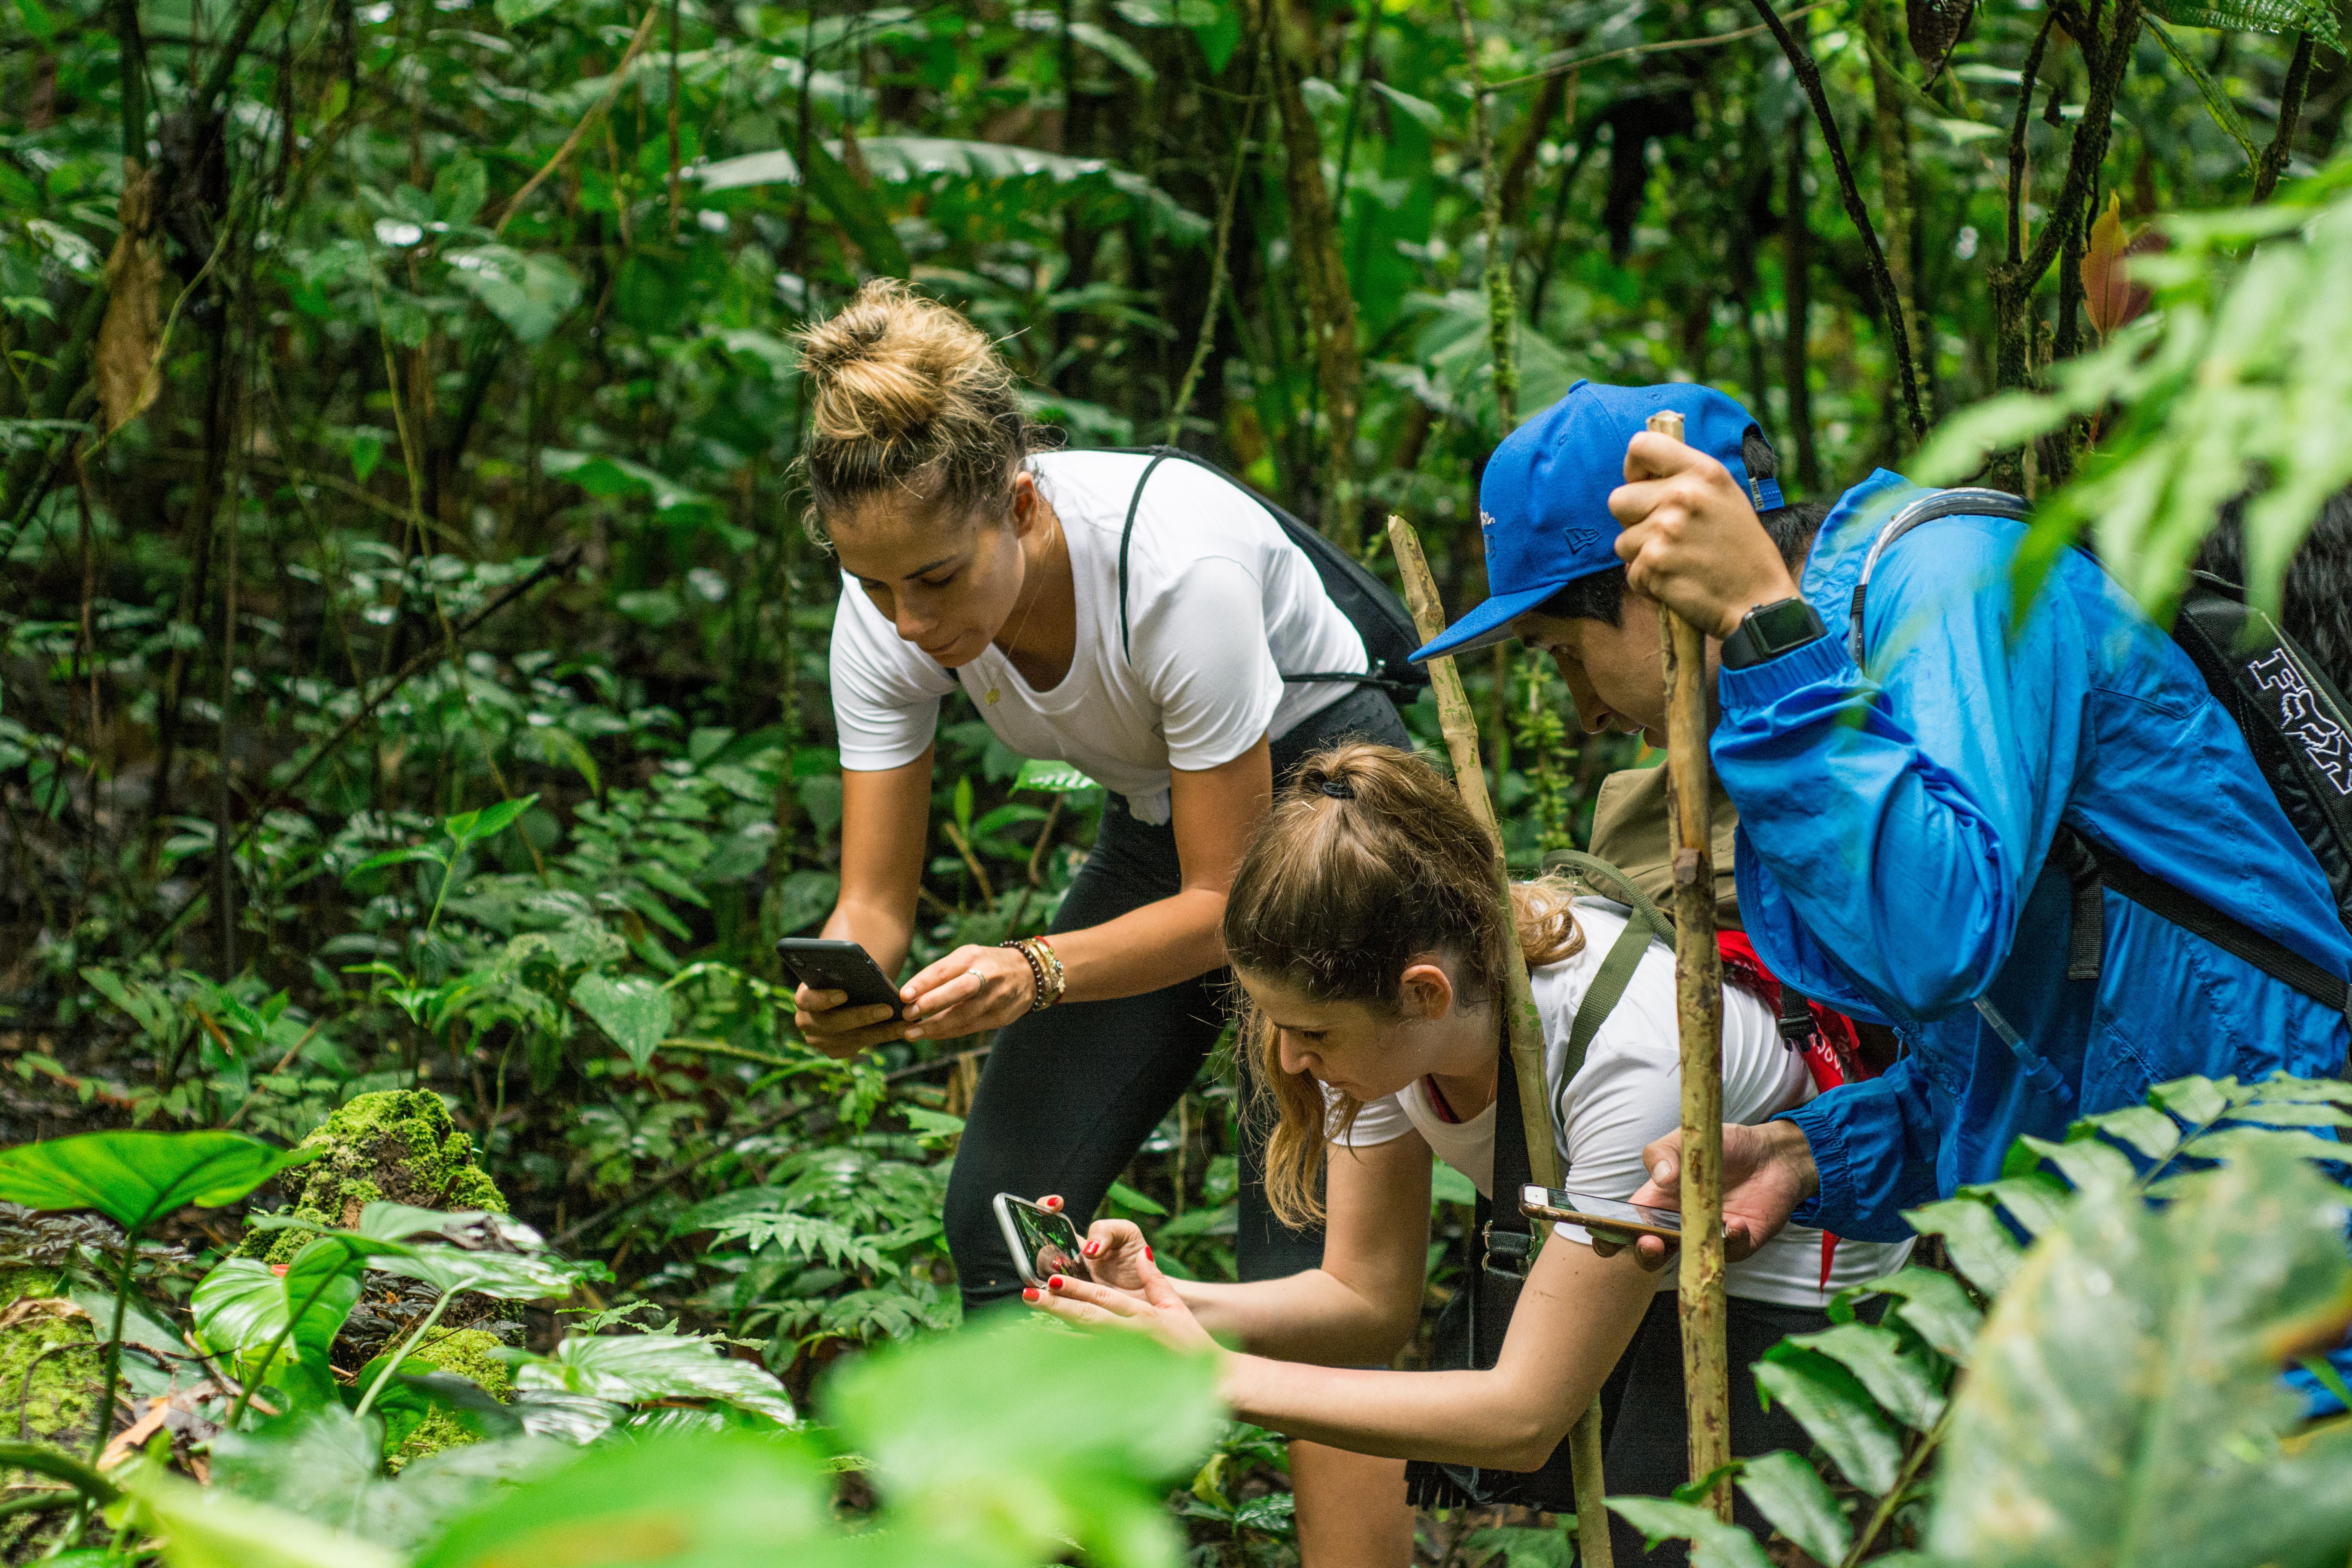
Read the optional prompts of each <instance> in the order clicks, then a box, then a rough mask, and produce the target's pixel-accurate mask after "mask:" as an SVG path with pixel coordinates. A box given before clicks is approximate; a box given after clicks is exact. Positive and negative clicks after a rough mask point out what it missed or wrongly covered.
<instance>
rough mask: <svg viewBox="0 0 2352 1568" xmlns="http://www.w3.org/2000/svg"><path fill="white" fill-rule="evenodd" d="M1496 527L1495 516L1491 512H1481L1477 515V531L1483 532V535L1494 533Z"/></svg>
mask: <svg viewBox="0 0 2352 1568" xmlns="http://www.w3.org/2000/svg"><path fill="white" fill-rule="evenodd" d="M1478 528H1479V531H1481V532H1485V533H1492V532H1494V531H1495V529H1496V522H1495V514H1494V513H1493V512H1491V511H1481V512H1479V514H1478Z"/></svg>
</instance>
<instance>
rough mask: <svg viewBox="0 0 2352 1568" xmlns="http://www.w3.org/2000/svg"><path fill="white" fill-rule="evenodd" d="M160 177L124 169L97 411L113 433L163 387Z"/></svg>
mask: <svg viewBox="0 0 2352 1568" xmlns="http://www.w3.org/2000/svg"><path fill="white" fill-rule="evenodd" d="M158 184H159V178H158V175H157V173H156V171H154V170H152V169H144V170H142V169H140V168H138V166H137V165H135V164H130V163H126V164H125V168H124V179H123V183H122V200H121V204H120V205H118V207H117V208H116V212H117V214H118V216H120V218H121V226H122V231H121V235H120V236H119V237H117V238H116V239H115V242H114V253H113V254H112V255H110V256H109V257H108V258H106V289H107V297H106V320H105V321H102V322H101V323H100V325H99V329H98V353H97V365H96V374H97V379H98V403H99V407H100V409H102V410H103V411H104V412H105V415H106V427H107V428H108V429H109V430H113V429H116V428H118V427H120V426H121V425H123V424H124V423H125V422H126V421H129V420H131V419H136V418H137V417H139V416H140V415H141V414H142V413H143V412H145V410H146V408H147V405H149V404H151V403H152V402H154V401H155V394H156V392H157V391H158V390H159V389H160V388H161V386H162V384H163V376H162V373H161V366H160V363H159V361H160V358H161V353H162V349H163V311H162V310H161V308H160V305H159V297H160V296H161V295H162V293H163V239H162V237H160V236H159V235H158V234H157V232H156V228H157V219H158V218H159V216H161V215H160V214H158V213H157V212H156V211H155V195H156V191H157V188H158Z"/></svg>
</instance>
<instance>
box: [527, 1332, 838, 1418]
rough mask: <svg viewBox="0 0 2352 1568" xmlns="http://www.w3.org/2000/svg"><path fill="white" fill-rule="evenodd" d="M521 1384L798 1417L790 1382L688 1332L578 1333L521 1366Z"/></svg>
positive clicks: (626, 1400) (625, 1399) (623, 1398)
mask: <svg viewBox="0 0 2352 1568" xmlns="http://www.w3.org/2000/svg"><path fill="white" fill-rule="evenodd" d="M515 1386H516V1387H518V1388H543V1389H559V1390H562V1391H563V1392H565V1393H570V1394H593V1395H594V1396H595V1397H597V1398H599V1399H612V1400H619V1401H622V1402H624V1403H635V1402H637V1401H640V1400H646V1399H717V1400H721V1401H723V1402H725V1403H727V1404H729V1405H738V1406H740V1407H741V1408H742V1409H745V1410H749V1411H752V1412H754V1413H756V1414H758V1415H765V1416H768V1417H770V1418H772V1419H773V1420H776V1421H781V1422H784V1423H787V1424H789V1423H791V1422H792V1421H793V1420H794V1419H795V1416H794V1414H793V1402H792V1400H791V1398H790V1397H789V1396H788V1395H786V1394H785V1393H784V1389H783V1384H780V1383H778V1382H777V1381H776V1380H775V1378H774V1377H773V1376H772V1375H771V1374H770V1373H768V1372H767V1370H766V1369H765V1368H763V1367H761V1365H760V1364H759V1363H757V1362H748V1361H737V1360H735V1359H734V1358H733V1357H731V1356H729V1355H726V1354H724V1353H721V1352H719V1350H718V1349H717V1348H716V1347H715V1346H713V1345H712V1344H710V1342H708V1341H706V1340H702V1339H698V1338H697V1337H695V1336H693V1335H688V1334H598V1335H589V1334H574V1335H572V1337H571V1338H569V1339H567V1340H565V1341H564V1342H562V1344H559V1345H557V1346H556V1347H555V1351H554V1353H553V1354H551V1355H548V1356H545V1357H541V1358H539V1359H536V1360H532V1361H528V1362H525V1363H523V1364H522V1365H521V1366H520V1368H518V1369H517V1370H516V1373H515Z"/></svg>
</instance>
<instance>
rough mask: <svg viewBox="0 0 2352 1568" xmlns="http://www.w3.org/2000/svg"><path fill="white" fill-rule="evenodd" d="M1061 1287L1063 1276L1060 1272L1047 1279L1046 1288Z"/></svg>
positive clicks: (1054, 1288) (1055, 1288)
mask: <svg viewBox="0 0 2352 1568" xmlns="http://www.w3.org/2000/svg"><path fill="white" fill-rule="evenodd" d="M1061 1288H1062V1277H1061V1276H1060V1275H1058V1274H1056V1275H1055V1276H1054V1277H1053V1278H1052V1279H1048V1280H1046V1281H1045V1289H1048V1290H1058V1289H1061Z"/></svg>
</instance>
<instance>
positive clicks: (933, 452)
mask: <svg viewBox="0 0 2352 1568" xmlns="http://www.w3.org/2000/svg"><path fill="white" fill-rule="evenodd" d="M799 342H800V351H801V374H802V375H803V376H804V377H805V378H806V379H807V384H808V388H809V412H810V417H809V424H810V431H809V439H808V446H807V447H806V449H805V450H804V451H803V454H802V459H801V460H802V465H803V470H804V472H805V473H806V475H807V478H808V482H809V491H810V510H809V516H808V519H807V521H808V524H809V530H810V532H811V533H812V534H813V535H814V536H815V537H817V538H818V539H819V540H823V538H824V532H823V528H824V525H825V524H826V523H828V522H837V521H841V520H843V519H845V518H846V517H847V516H849V515H850V514H851V513H853V512H855V511H856V509H857V508H858V507H859V506H861V505H862V504H863V503H864V502H865V501H866V500H868V499H869V498H871V497H872V496H874V495H875V494H876V493H877V492H880V491H885V490H887V491H889V492H891V493H892V494H893V495H894V496H895V497H898V498H901V499H906V500H914V501H916V502H917V503H918V504H922V505H926V506H929V507H933V508H939V509H943V510H947V511H949V512H950V513H951V514H952V515H953V516H954V517H955V519H956V520H957V521H961V520H962V519H964V518H966V517H969V516H971V515H972V514H973V513H975V512H982V511H986V510H991V509H993V510H997V511H999V512H1002V511H1003V510H1004V509H1006V508H1007V507H1009V505H1010V502H1011V500H1012V485H1013V476H1014V475H1015V474H1017V473H1018V472H1019V471H1020V468H1021V465H1022V463H1023V462H1024V460H1025V459H1026V458H1028V456H1029V455H1030V454H1031V453H1032V452H1034V451H1036V450H1039V449H1040V448H1041V447H1045V445H1047V442H1046V441H1045V439H1044V435H1045V433H1044V432H1043V431H1042V430H1040V428H1039V427H1038V426H1036V425H1035V424H1034V422H1033V421H1031V419H1030V418H1029V416H1027V414H1026V413H1024V411H1023V409H1022V406H1021V397H1020V386H1019V383H1018V382H1017V381H1016V380H1015V379H1014V377H1013V371H1012V367H1011V366H1009V365H1007V364H1006V363H1004V359H1003V355H1001V354H999V353H997V352H996V349H995V346H994V345H993V344H992V343H991V342H989V341H988V339H987V337H986V336H985V335H984V334H982V331H980V329H979V328H977V327H975V326H973V325H972V324H971V321H968V320H966V319H965V318H964V316H963V315H962V314H961V312H960V311H957V310H953V309H951V308H950V307H948V306H946V305H942V304H940V302H939V301H937V300H927V299H925V298H923V297H922V296H921V295H919V294H918V293H916V292H915V291H914V289H911V288H910V287H908V285H907V284H906V283H904V282H901V281H900V280H898V279H895V278H877V279H872V280H870V281H868V282H867V283H866V285H865V286H864V287H862V288H860V289H858V290H857V293H856V296H855V297H854V298H852V299H851V300H850V301H849V303H848V304H846V305H844V306H843V307H842V308H841V309H840V310H836V311H835V312H834V313H833V314H832V315H831V316H829V317H827V318H826V319H825V320H824V321H818V322H816V323H815V324H814V325H813V326H809V327H806V328H804V329H803V330H802V331H801V332H800V334H799Z"/></svg>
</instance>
